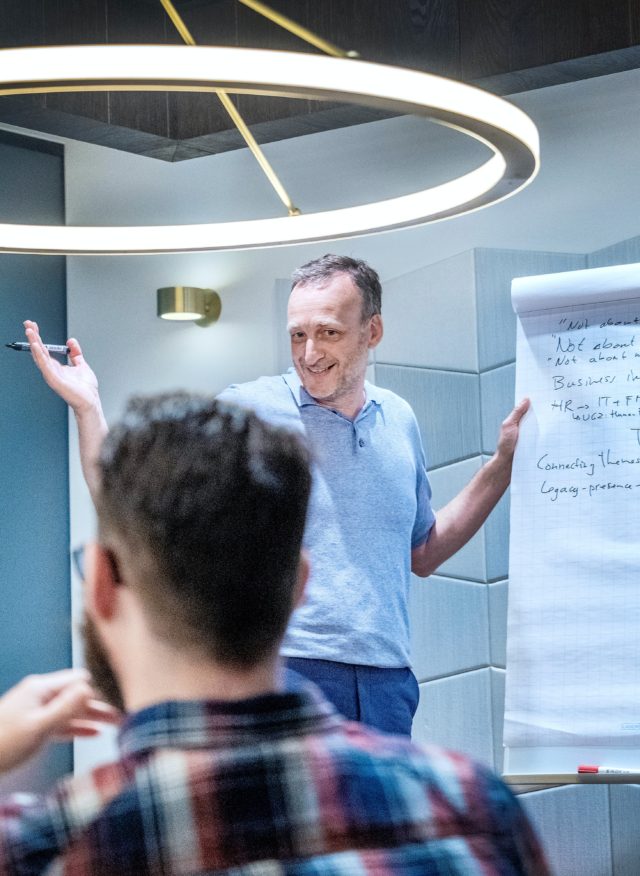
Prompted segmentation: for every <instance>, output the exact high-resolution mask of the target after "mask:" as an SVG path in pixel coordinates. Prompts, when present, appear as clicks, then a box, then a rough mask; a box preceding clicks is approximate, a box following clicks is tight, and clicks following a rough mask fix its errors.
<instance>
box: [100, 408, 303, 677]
mask: <svg viewBox="0 0 640 876" xmlns="http://www.w3.org/2000/svg"><path fill="white" fill-rule="evenodd" d="M100 471H101V486H100V492H99V495H98V501H97V510H98V521H99V530H100V539H101V540H102V541H103V542H104V543H105V544H106V545H109V546H111V547H112V548H113V550H114V552H115V553H116V555H117V556H118V558H119V560H120V563H121V566H122V573H123V575H122V577H123V579H124V581H125V583H126V584H128V583H131V584H132V586H135V587H136V588H137V589H138V591H139V595H140V598H141V599H142V601H143V604H144V606H145V609H146V610H147V614H148V617H149V619H150V622H151V624H152V626H153V629H154V632H155V633H156V634H157V635H159V636H161V637H163V638H165V639H167V640H169V641H170V642H172V643H173V644H175V645H176V646H180V645H181V644H184V645H189V646H195V647H198V648H201V649H203V650H204V651H205V652H206V653H207V655H208V656H209V657H210V658H211V659H213V660H215V661H217V662H220V663H222V664H226V665H230V666H235V667H238V668H249V667H251V666H253V665H255V664H257V663H258V662H260V660H262V659H263V658H264V657H265V656H267V655H268V654H270V653H271V652H273V650H274V648H275V647H277V645H278V643H279V640H280V638H281V636H282V634H283V633H284V630H285V627H286V624H287V621H288V617H289V614H290V612H291V609H292V600H293V593H294V587H295V582H296V578H297V568H298V560H299V555H300V547H301V543H302V535H303V531H304V523H305V515H306V508H307V501H308V496H309V491H310V473H309V460H308V456H307V452H306V450H305V448H304V447H303V446H302V444H301V442H300V440H299V439H298V438H297V437H296V436H295V435H292V434H291V433H289V432H287V431H285V430H283V429H278V428H275V427H272V426H269V425H267V424H265V423H263V422H262V421H261V420H260V419H259V418H258V417H257V416H256V415H255V414H253V413H251V412H249V411H246V410H244V409H241V408H237V407H235V406H232V405H228V404H224V403H222V402H217V401H214V400H212V399H210V398H204V397H197V396H193V395H189V394H187V393H173V394H166V395H159V396H155V397H148V398H134V399H132V400H131V401H130V402H129V404H128V407H127V409H126V412H125V415H124V417H123V418H122V420H121V421H120V423H118V424H117V425H116V426H115V427H114V428H113V429H112V430H111V432H110V433H109V435H108V436H107V438H106V440H105V443H104V446H103V449H102V454H101V458H100Z"/></svg>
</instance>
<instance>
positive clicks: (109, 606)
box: [85, 544, 121, 620]
mask: <svg viewBox="0 0 640 876" xmlns="http://www.w3.org/2000/svg"><path fill="white" fill-rule="evenodd" d="M87 571H88V574H87V581H86V589H85V600H86V606H87V610H88V612H89V613H90V614H91V615H92V616H94V617H95V618H96V620H98V619H100V620H109V619H110V618H111V617H113V615H114V613H115V610H116V606H117V600H118V595H119V590H120V585H121V581H120V575H119V572H118V564H117V561H116V558H115V556H114V555H113V553H112V552H111V551H110V550H109V549H108V548H106V547H104V546H103V545H101V544H95V545H93V548H92V557H91V564H90V566H89V568H88V570H87Z"/></svg>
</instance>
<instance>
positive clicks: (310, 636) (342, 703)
mask: <svg viewBox="0 0 640 876" xmlns="http://www.w3.org/2000/svg"><path fill="white" fill-rule="evenodd" d="M381 294H382V293H381V288H380V281H379V278H378V275H377V274H376V272H375V271H374V270H372V269H371V268H370V267H369V266H368V265H367V264H366V263H364V262H362V261H358V260H355V259H351V258H348V257H344V256H335V255H327V256H324V257H323V258H321V259H317V260H315V261H313V262H310V263H308V264H307V265H304V266H303V267H302V268H300V269H298V270H297V271H296V272H295V273H294V275H293V283H292V292H291V297H290V299H289V308H288V330H289V335H290V338H291V352H292V358H293V364H294V369H295V370H294V371H292V372H289V373H287V374H285V375H281V376H279V377H266V378H260V379H259V380H257V381H253V382H252V383H247V384H243V385H240V386H235V387H230V388H229V389H227V390H225V391H224V392H223V393H222V395H221V398H224V399H228V400H231V401H234V402H237V403H238V404H242V405H245V406H247V407H250V408H253V409H254V410H256V411H257V412H258V413H259V415H260V416H262V417H263V418H264V419H266V420H268V421H269V422H273V423H277V424H279V425H284V426H287V427H289V428H291V429H293V430H295V431H298V432H300V433H303V434H304V435H305V436H306V439H307V441H308V444H309V446H310V448H311V449H312V452H313V454H314V463H315V464H314V489H313V493H312V497H311V504H310V509H309V516H308V524H307V532H306V544H307V546H308V549H309V551H310V555H311V567H312V577H311V581H310V584H309V588H308V595H307V599H306V602H305V604H304V605H302V606H301V607H300V609H299V610H298V611H297V612H296V613H295V615H294V617H293V619H292V623H291V625H290V628H289V632H288V635H287V637H286V639H285V642H284V645H283V654H284V655H285V656H286V657H287V658H288V665H289V668H290V670H291V671H292V672H295V673H298V674H301V675H304V676H305V677H307V678H310V679H312V680H313V681H315V682H316V684H318V685H319V686H320V687H321V688H322V690H323V691H324V693H325V695H326V696H327V697H328V698H329V699H330V700H331V701H332V702H333V703H334V704H335V705H336V706H337V707H338V708H339V710H340V711H341V712H342V713H343V714H345V715H346V716H347V717H350V718H354V719H357V720H361V721H364V722H365V723H368V724H370V725H371V726H374V727H377V728H379V729H382V730H386V731H389V732H393V733H403V734H405V735H410V733H411V722H412V719H413V715H414V713H415V710H416V707H417V704H418V685H417V682H416V679H415V676H414V675H413V673H412V671H411V669H410V655H409V621H408V610H407V599H408V590H409V584H410V578H411V572H414V573H415V574H417V575H420V576H422V577H426V576H428V575H430V574H431V573H432V572H434V571H435V570H436V569H437V568H438V566H440V565H441V564H442V563H443V562H444V561H445V560H446V559H448V558H449V557H450V556H451V555H452V554H454V553H455V552H456V551H457V550H459V549H460V548H461V547H462V546H463V545H464V544H465V543H466V542H467V541H468V540H469V539H470V538H471V537H472V536H473V535H474V534H475V532H476V531H477V530H478V529H479V528H480V526H481V525H482V524H483V523H484V521H485V520H486V518H487V516H488V515H489V513H490V512H491V510H492V509H493V507H494V506H495V504H496V503H497V502H498V500H499V499H500V497H501V496H502V494H503V493H504V491H505V490H506V488H507V486H508V484H509V481H510V477H511V464H512V460H513V452H514V449H515V444H516V441H517V436H518V427H519V423H520V419H521V418H522V416H523V415H524V413H525V411H526V409H527V407H528V402H524V403H523V404H521V405H519V406H518V407H517V408H516V409H515V410H514V411H513V412H512V413H511V414H510V415H509V417H507V419H506V420H505V421H504V423H503V425H502V429H501V433H500V438H499V441H498V448H497V450H496V453H495V454H494V456H493V457H492V459H491V460H490V461H489V462H488V463H487V464H486V465H485V466H484V467H483V468H482V469H481V470H480V471H479V472H478V473H477V474H476V476H475V477H474V478H473V480H472V481H471V482H470V483H469V484H468V485H467V486H466V487H465V488H464V490H462V492H461V493H460V494H459V495H458V496H457V497H456V498H455V499H453V500H452V501H451V502H450V503H449V504H448V505H447V506H446V507H445V508H443V509H441V510H440V511H438V513H437V514H434V512H433V511H432V509H431V504H430V497H431V491H430V488H429V483H428V480H427V474H426V463H425V456H424V451H423V449H422V444H421V440H420V435H419V431H418V426H417V423H416V420H415V417H414V415H413V412H412V410H411V408H410V407H409V405H408V404H407V403H406V402H405V401H403V400H402V399H401V398H399V397H398V396H397V395H395V394H394V393H392V392H390V391H388V390H384V389H381V388H379V387H375V386H373V385H371V384H369V383H367V382H366V381H365V375H366V368H367V360H368V355H369V351H370V350H372V349H373V348H375V347H376V346H377V345H378V344H379V342H380V340H381V339H382V331H383V328H382V317H381ZM25 325H26V331H27V338H28V339H29V341H30V342H31V344H32V351H33V355H34V359H35V361H36V364H37V365H38V366H39V368H40V369H41V371H42V373H43V375H44V377H45V380H46V381H47V383H48V384H49V385H50V386H52V387H53V388H54V389H55V390H56V391H57V392H58V393H59V394H60V395H61V396H62V397H63V398H64V399H65V400H66V401H67V402H68V403H69V404H70V405H71V406H72V408H73V410H74V412H75V414H76V417H77V421H78V427H79V433H80V450H81V456H82V465H83V471H84V473H85V477H86V478H87V481H88V483H89V486H90V489H91V490H92V493H93V492H95V489H96V486H95V481H96V477H95V472H94V460H95V459H96V458H97V454H98V451H99V447H100V443H101V441H102V438H103V436H104V434H105V433H106V428H107V427H106V423H105V421H104V417H103V415H102V410H101V407H100V401H99V397H98V391H97V381H96V378H95V376H94V374H93V372H92V371H91V370H90V369H89V367H88V366H87V365H86V363H85V362H84V359H83V357H82V353H81V351H80V347H79V345H78V343H77V341H74V340H70V341H69V342H68V343H69V347H70V349H71V354H70V359H71V363H72V365H71V367H68V366H62V365H60V363H58V362H56V361H54V360H53V359H51V358H50V357H49V356H48V354H47V351H46V350H45V349H44V348H43V346H42V344H41V342H40V339H39V336H38V333H37V327H36V326H35V324H34V323H30V322H27V323H26V324H25Z"/></svg>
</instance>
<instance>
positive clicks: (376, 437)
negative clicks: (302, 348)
mask: <svg viewBox="0 0 640 876" xmlns="http://www.w3.org/2000/svg"><path fill="white" fill-rule="evenodd" d="M365 391H366V401H365V404H364V407H363V408H362V410H361V411H360V413H359V414H358V416H357V417H356V418H355V420H350V419H349V418H348V417H345V416H344V415H343V414H341V413H339V412H338V411H334V410H332V409H331V408H328V407H325V406H324V405H320V404H318V403H317V402H316V401H315V400H314V399H313V398H312V397H311V396H310V395H309V393H308V392H307V391H306V390H305V389H304V388H303V386H302V385H301V383H300V379H299V378H298V375H297V374H296V372H295V371H294V370H293V369H291V370H290V371H288V372H287V373H286V374H283V375H280V376H278V377H261V378H260V379H259V380H255V381H253V382H251V383H244V384H239V385H234V386H230V387H229V388H228V389H226V390H224V391H223V392H222V393H221V395H220V398H223V399H224V400H225V401H230V402H235V403H236V404H241V405H244V406H245V407H251V408H253V410H255V411H256V413H257V414H258V415H259V416H261V417H262V418H263V419H265V420H267V421H268V422H271V423H274V424H276V425H279V426H285V427H289V428H291V429H294V430H296V431H298V432H301V433H303V434H304V435H305V436H306V439H307V441H308V443H309V446H310V447H311V451H312V454H313V459H314V464H313V488H312V491H311V499H310V505H309V514H308V518H307V527H306V532H305V545H306V547H307V548H308V550H309V553H310V556H311V577H310V580H309V583H308V585H307V595H306V599H305V602H304V604H303V605H302V606H301V607H300V608H299V609H297V610H296V612H295V613H294V615H293V617H292V619H291V623H290V625H289V629H288V631H287V635H286V638H285V641H284V645H283V649H282V652H283V654H284V655H285V656H287V657H307V658H315V659H320V660H337V661H340V662H343V663H358V664H362V665H366V666H379V667H403V666H409V665H410V658H409V617H408V610H407V600H408V594H409V584H410V580H411V550H412V548H415V547H418V546H419V545H421V544H423V543H424V542H425V541H426V540H427V538H428V536H429V532H430V530H431V527H432V526H433V523H434V519H435V517H434V514H433V511H432V509H431V501H430V500H431V489H430V487H429V481H428V479H427V472H426V464H425V455H424V450H423V448H422V442H421V439H420V432H419V429H418V424H417V422H416V418H415V416H414V413H413V411H412V410H411V407H410V406H409V405H408V404H407V402H406V401H404V399H401V398H400V397H399V396H397V395H396V394H395V393H393V392H391V391H389V390H386V389H381V388H380V387H378V386H374V385H373V384H370V383H366V384H365Z"/></svg>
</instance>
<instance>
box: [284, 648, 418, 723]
mask: <svg viewBox="0 0 640 876" xmlns="http://www.w3.org/2000/svg"><path fill="white" fill-rule="evenodd" d="M285 666H286V668H287V679H286V681H287V685H288V686H291V687H295V685H296V683H299V682H300V677H301V676H302V677H303V678H308V679H309V680H310V681H312V682H313V683H314V684H316V685H317V686H318V687H319V688H320V690H321V691H322V692H323V694H324V695H325V697H326V698H327V699H328V700H329V702H330V703H333V705H334V706H335V707H336V709H337V710H338V711H339V712H340V713H341V714H342V715H344V716H345V718H350V719H351V720H353V721H361V722H362V723H363V724H368V725H369V726H370V727H375V728H376V729H377V730H383V731H384V732H385V733H397V734H400V735H402V736H411V723H412V721H413V716H414V715H415V711H416V709H417V708H418V699H419V695H420V692H419V689H418V682H417V681H416V677H415V675H414V674H413V672H412V671H411V670H410V669H409V668H408V667H405V668H403V669H380V668H379V667H377V666H358V665H357V664H353V663H337V662H336V661H334V660H307V659H305V658H302V657H287V658H286V659H285Z"/></svg>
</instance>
